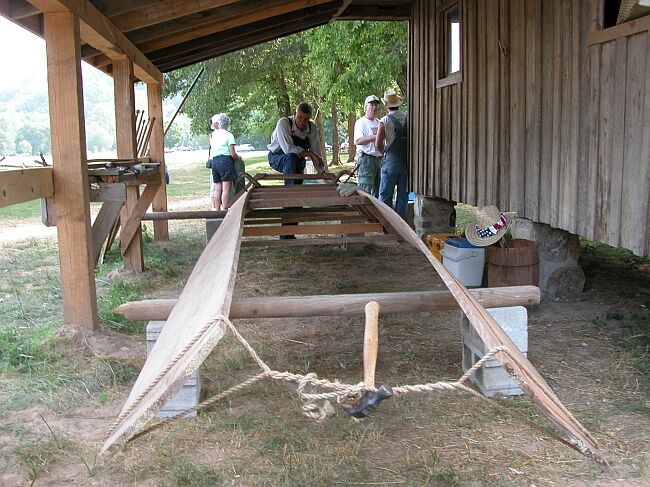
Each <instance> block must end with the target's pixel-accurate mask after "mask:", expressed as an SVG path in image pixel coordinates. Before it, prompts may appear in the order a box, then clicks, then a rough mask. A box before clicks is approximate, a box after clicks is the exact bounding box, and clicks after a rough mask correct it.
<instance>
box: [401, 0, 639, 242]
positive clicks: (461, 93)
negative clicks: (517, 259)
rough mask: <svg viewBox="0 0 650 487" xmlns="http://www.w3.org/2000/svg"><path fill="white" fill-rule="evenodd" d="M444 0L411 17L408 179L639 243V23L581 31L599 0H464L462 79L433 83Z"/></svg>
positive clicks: (456, 196)
mask: <svg viewBox="0 0 650 487" xmlns="http://www.w3.org/2000/svg"><path fill="white" fill-rule="evenodd" d="M441 4H442V5H441ZM448 4H449V2H440V1H436V0H431V1H426V0H419V1H417V2H416V6H415V9H414V16H413V21H412V22H411V29H412V31H411V32H412V35H411V37H410V38H411V46H410V47H411V49H410V75H411V77H410V86H409V88H410V94H409V100H410V106H409V113H410V123H411V127H412V134H411V135H412V141H411V147H412V156H413V157H412V158H411V165H412V166H411V167H412V171H411V185H412V188H413V190H414V191H415V192H416V193H418V194H421V195H425V196H431V197H440V198H445V199H448V200H453V201H459V202H465V203H469V204H472V205H487V204H495V205H497V206H499V208H501V209H504V210H512V211H516V212H517V214H518V215H519V216H522V217H525V218H529V219H531V220H533V221H537V222H542V223H547V224H549V225H551V226H553V227H557V228H562V229H565V230H568V231H569V232H572V233H577V234H579V235H582V236H584V237H586V238H589V239H592V240H597V241H601V242H605V243H608V244H610V245H614V246H620V247H625V248H628V249H630V250H632V251H634V252H635V253H636V254H639V255H648V254H649V253H650V248H649V247H650V243H649V240H650V239H649V231H648V228H649V227H650V225H649V224H648V223H649V222H650V211H649V199H650V169H649V167H650V33H649V31H648V30H647V29H646V30H643V29H640V28H638V27H637V28H636V29H628V30H629V31H630V32H632V33H631V34H628V33H626V31H625V30H622V33H623V35H621V36H620V37H618V38H616V39H613V40H605V41H601V40H598V41H594V40H593V39H591V43H592V45H589V42H588V40H589V39H588V37H589V36H590V34H591V35H592V36H593V33H594V32H597V31H599V30H600V23H601V12H600V8H601V7H600V4H601V2H600V1H599V0H584V1H583V0H571V1H567V0H461V1H459V6H460V8H461V53H462V54H461V57H462V60H461V72H460V76H459V81H458V82H456V83H451V84H447V85H445V86H440V87H436V84H437V82H438V80H439V79H440V78H441V74H442V73H440V72H439V69H440V62H438V53H439V49H440V43H441V36H442V32H440V31H441V30H442V29H441V26H442V25H443V24H442V19H441V18H442V14H443V12H442V8H443V7H446V6H447V5H448ZM640 20H641V19H640ZM647 24H648V25H650V22H647ZM642 25H646V24H642ZM603 32H604V31H603Z"/></svg>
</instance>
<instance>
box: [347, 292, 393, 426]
mask: <svg viewBox="0 0 650 487" xmlns="http://www.w3.org/2000/svg"><path fill="white" fill-rule="evenodd" d="M365 310H366V328H365V332H364V337H363V385H364V386H365V387H366V388H368V390H367V391H366V392H364V394H363V396H361V399H359V401H358V402H357V404H355V405H354V406H351V407H349V408H346V409H345V411H346V412H348V413H349V414H351V415H352V416H354V417H355V418H365V417H367V416H369V415H370V414H372V412H373V411H375V409H377V407H378V406H379V403H380V402H381V401H383V400H384V399H388V398H389V397H391V396H392V395H393V391H392V390H391V388H390V387H389V386H385V385H382V386H380V387H379V389H377V391H376V392H375V391H374V390H372V389H374V388H375V368H376V366H377V348H378V347H379V303H378V302H377V301H370V302H369V303H368V304H366V307H365Z"/></svg>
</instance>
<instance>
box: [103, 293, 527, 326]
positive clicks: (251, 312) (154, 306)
mask: <svg viewBox="0 0 650 487" xmlns="http://www.w3.org/2000/svg"><path fill="white" fill-rule="evenodd" d="M470 292H471V293H472V295H474V296H475V297H476V299H477V300H478V302H479V303H481V305H482V306H483V307H484V308H501V307H504V306H533V305H536V304H539V300H540V293H539V288H538V287H536V286H511V287H492V288H481V289H470ZM177 301H178V300H177V299H145V300H142V301H131V302H128V303H124V304H121V305H120V306H118V307H117V308H115V310H114V311H115V312H116V313H118V314H121V315H122V316H124V317H125V318H126V319H127V320H133V321H146V320H166V319H167V317H168V316H169V313H171V311H172V309H173V308H174V306H175V305H176V302H177ZM369 301H377V302H378V303H379V304H380V306H381V311H382V313H419V312H428V311H440V310H453V309H459V306H458V302H457V301H456V300H455V299H454V296H453V295H452V294H451V293H450V292H449V291H447V290H444V291H414V292H398V293H367V294H335V295H321V296H273V297H262V298H233V301H232V305H231V306H230V318H231V319H235V318H289V317H303V316H341V315H362V314H363V313H364V306H365V305H366V303H368V302H369Z"/></svg>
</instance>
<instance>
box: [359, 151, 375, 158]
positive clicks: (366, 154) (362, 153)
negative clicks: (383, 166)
mask: <svg viewBox="0 0 650 487" xmlns="http://www.w3.org/2000/svg"><path fill="white" fill-rule="evenodd" d="M361 155H364V156H368V157H374V158H375V159H379V156H373V155H372V154H368V153H367V152H363V151H361Z"/></svg>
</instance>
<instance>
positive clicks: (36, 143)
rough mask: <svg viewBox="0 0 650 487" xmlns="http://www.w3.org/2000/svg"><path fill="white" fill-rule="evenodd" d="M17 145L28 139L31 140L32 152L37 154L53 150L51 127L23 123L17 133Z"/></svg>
mask: <svg viewBox="0 0 650 487" xmlns="http://www.w3.org/2000/svg"><path fill="white" fill-rule="evenodd" d="M15 140H16V146H17V145H18V144H19V143H20V142H22V141H23V140H26V141H27V142H29V144H30V146H31V149H30V153H31V154H32V155H36V154H38V153H39V152H46V153H49V152H51V151H52V147H51V142H50V128H49V127H47V126H36V125H23V126H22V127H20V128H19V129H18V132H17V133H16V139H15Z"/></svg>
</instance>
